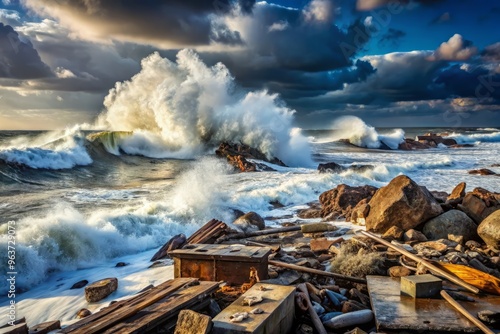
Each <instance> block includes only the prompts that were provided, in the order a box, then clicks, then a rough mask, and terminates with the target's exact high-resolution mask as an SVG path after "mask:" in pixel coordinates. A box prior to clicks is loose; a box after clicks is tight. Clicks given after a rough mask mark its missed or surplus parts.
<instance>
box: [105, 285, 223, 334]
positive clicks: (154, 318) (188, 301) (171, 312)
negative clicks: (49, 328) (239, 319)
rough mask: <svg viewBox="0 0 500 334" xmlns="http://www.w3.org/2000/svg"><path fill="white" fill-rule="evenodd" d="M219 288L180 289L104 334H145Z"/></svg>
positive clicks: (213, 286)
mask: <svg viewBox="0 0 500 334" xmlns="http://www.w3.org/2000/svg"><path fill="white" fill-rule="evenodd" d="M218 287H219V283H217V282H200V284H199V285H194V286H190V287H187V288H185V289H180V290H178V291H176V292H175V293H173V294H171V295H169V296H168V297H166V298H164V299H162V300H161V301H159V302H158V303H155V304H153V305H151V306H149V307H146V308H144V309H142V310H141V311H140V312H138V313H137V314H136V315H134V316H133V317H130V318H128V319H126V320H125V321H123V322H120V323H118V324H116V325H115V326H113V327H110V328H109V329H107V330H106V331H104V332H102V333H106V334H111V333H114V334H125V333H145V332H147V331H149V330H152V329H154V328H156V327H158V326H159V325H161V324H163V323H165V322H167V321H169V320H172V319H174V318H176V317H177V315H178V313H179V312H180V311H181V310H182V309H189V308H191V307H192V306H194V305H197V304H199V303H201V302H202V301H203V300H205V299H207V298H208V297H209V295H210V294H211V293H213V292H215V290H217V289H218Z"/></svg>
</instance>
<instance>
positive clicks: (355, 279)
mask: <svg viewBox="0 0 500 334" xmlns="http://www.w3.org/2000/svg"><path fill="white" fill-rule="evenodd" d="M269 264H271V265H273V266H277V267H283V268H288V269H293V270H297V271H302V272H306V273H310V274H315V275H320V276H326V277H333V278H337V279H343V280H346V281H350V282H354V283H361V284H366V280H365V279H363V278H358V277H352V276H346V275H342V274H336V273H331V272H328V271H323V270H317V269H312V268H307V267H302V266H298V265H296V264H291V263H285V262H280V261H274V260H269Z"/></svg>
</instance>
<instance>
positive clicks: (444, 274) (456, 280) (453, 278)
mask: <svg viewBox="0 0 500 334" xmlns="http://www.w3.org/2000/svg"><path fill="white" fill-rule="evenodd" d="M361 233H362V234H364V235H366V236H367V237H370V238H371V239H373V240H375V241H377V242H378V243H381V244H382V245H385V246H387V247H389V248H392V249H394V250H395V251H398V252H399V253H401V254H403V255H404V256H406V257H408V258H410V259H412V260H413V261H416V262H417V263H419V264H422V265H423V266H424V267H426V268H427V269H429V270H431V271H432V272H433V273H434V274H435V275H438V276H440V277H443V278H445V279H447V280H449V281H450V282H453V283H455V284H457V285H459V286H461V287H463V288H465V289H467V290H469V291H470V292H473V293H479V292H480V290H479V289H478V288H476V287H474V286H472V285H470V284H469V283H466V282H464V281H462V280H461V279H460V278H458V277H456V276H455V275H453V274H450V273H448V272H446V271H444V270H443V269H441V268H438V267H437V266H435V265H433V264H432V263H430V262H428V261H426V260H424V259H422V258H421V257H419V256H417V255H415V254H412V253H410V252H408V251H407V250H405V249H403V248H401V247H399V246H396V245H393V244H391V243H390V242H387V241H386V240H384V239H382V238H379V237H377V236H376V235H374V234H371V233H370V232H366V231H361Z"/></svg>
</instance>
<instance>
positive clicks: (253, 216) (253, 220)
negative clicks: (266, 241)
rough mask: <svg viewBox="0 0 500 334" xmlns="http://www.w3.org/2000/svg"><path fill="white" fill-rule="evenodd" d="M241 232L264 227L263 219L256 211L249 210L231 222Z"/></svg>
mask: <svg viewBox="0 0 500 334" xmlns="http://www.w3.org/2000/svg"><path fill="white" fill-rule="evenodd" d="M233 225H235V226H236V227H238V228H240V229H241V230H242V231H243V232H252V231H258V230H263V229H265V228H266V223H265V222H264V219H263V218H262V217H261V216H260V215H259V214H258V213H256V212H253V211H250V212H248V213H246V214H244V215H243V216H241V217H240V218H238V219H236V220H235V221H234V222H233Z"/></svg>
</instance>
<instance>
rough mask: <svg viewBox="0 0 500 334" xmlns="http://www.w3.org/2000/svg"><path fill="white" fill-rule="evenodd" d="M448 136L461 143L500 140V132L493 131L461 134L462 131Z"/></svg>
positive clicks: (494, 141)
mask: <svg viewBox="0 0 500 334" xmlns="http://www.w3.org/2000/svg"><path fill="white" fill-rule="evenodd" d="M495 130H497V129H495ZM448 137H450V138H453V139H455V140H456V141H457V143H459V144H470V143H476V142H482V143H498V142H500V132H499V131H496V132H491V133H474V134H469V135H465V134H461V133H452V134H450V135H449V136H448Z"/></svg>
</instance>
